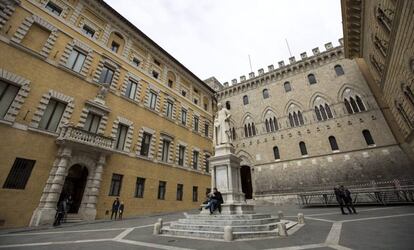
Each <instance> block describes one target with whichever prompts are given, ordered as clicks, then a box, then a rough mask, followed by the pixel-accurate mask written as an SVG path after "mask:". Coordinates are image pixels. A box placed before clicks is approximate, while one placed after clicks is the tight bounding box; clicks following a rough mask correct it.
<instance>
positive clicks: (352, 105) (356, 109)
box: [349, 97, 359, 113]
mask: <svg viewBox="0 0 414 250" xmlns="http://www.w3.org/2000/svg"><path fill="white" fill-rule="evenodd" d="M349 100H350V102H351V107H352V109H353V110H354V113H358V112H359V108H358V105H357V104H356V102H355V100H354V98H352V97H351V98H349Z"/></svg>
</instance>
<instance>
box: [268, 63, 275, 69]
mask: <svg viewBox="0 0 414 250" xmlns="http://www.w3.org/2000/svg"><path fill="white" fill-rule="evenodd" d="M274 69H275V67H274V66H273V64H272V65H269V66H267V70H268V71H272V70H274Z"/></svg>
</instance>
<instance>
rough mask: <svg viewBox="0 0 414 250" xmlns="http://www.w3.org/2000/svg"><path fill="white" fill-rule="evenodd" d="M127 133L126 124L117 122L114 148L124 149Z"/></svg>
mask: <svg viewBox="0 0 414 250" xmlns="http://www.w3.org/2000/svg"><path fill="white" fill-rule="evenodd" d="M127 134H128V126H126V125H124V124H119V125H118V132H117V134H116V141H115V149H117V150H124V147H125V141H126V136H127Z"/></svg>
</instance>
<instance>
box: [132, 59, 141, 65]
mask: <svg viewBox="0 0 414 250" xmlns="http://www.w3.org/2000/svg"><path fill="white" fill-rule="evenodd" d="M132 64H133V65H134V66H135V67H138V66H139V65H140V64H141V61H140V60H139V59H138V58H135V57H134V59H132Z"/></svg>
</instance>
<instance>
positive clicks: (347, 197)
mask: <svg viewBox="0 0 414 250" xmlns="http://www.w3.org/2000/svg"><path fill="white" fill-rule="evenodd" d="M341 190H343V192H344V202H345V206H346V208H348V210H349V213H351V214H352V212H353V213H354V214H357V212H356V210H355V207H354V204H353V203H352V196H351V191H349V189H347V188H345V187H344V186H341ZM349 207H351V209H352V212H351V210H350V209H349Z"/></svg>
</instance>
